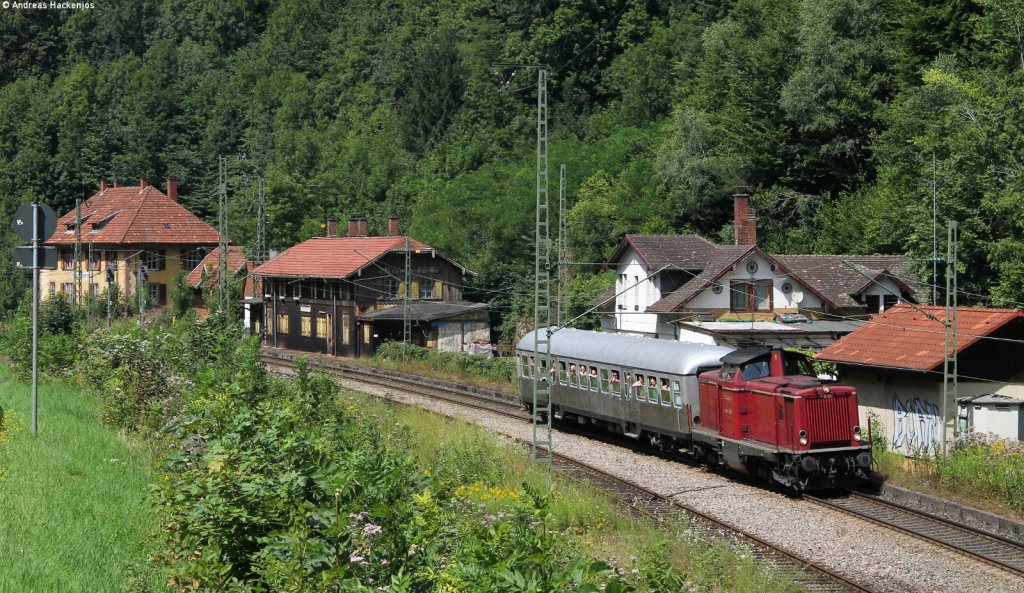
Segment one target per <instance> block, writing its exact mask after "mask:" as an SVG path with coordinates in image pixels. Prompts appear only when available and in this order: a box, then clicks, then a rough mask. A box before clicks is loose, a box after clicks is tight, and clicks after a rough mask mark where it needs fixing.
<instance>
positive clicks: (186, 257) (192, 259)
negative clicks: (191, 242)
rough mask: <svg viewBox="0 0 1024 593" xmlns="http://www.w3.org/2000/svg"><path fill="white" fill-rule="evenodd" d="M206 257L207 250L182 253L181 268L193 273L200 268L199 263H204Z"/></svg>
mask: <svg viewBox="0 0 1024 593" xmlns="http://www.w3.org/2000/svg"><path fill="white" fill-rule="evenodd" d="M204 257H206V250H205V249H201V248H198V249H190V250H188V251H182V252H181V267H182V268H184V269H185V271H186V272H191V271H192V270H194V269H196V268H197V267H199V263H200V262H202V261H203V258H204Z"/></svg>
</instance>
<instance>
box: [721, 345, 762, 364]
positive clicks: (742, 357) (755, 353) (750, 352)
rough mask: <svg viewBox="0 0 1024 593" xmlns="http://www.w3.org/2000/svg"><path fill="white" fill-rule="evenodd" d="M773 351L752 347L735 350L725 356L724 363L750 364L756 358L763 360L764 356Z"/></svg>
mask: <svg viewBox="0 0 1024 593" xmlns="http://www.w3.org/2000/svg"><path fill="white" fill-rule="evenodd" d="M771 351H772V349H771V348H766V347H764V346H751V347H749V348H740V349H739V350H734V351H733V352H730V353H728V354H726V355H725V356H723V357H722V362H724V363H726V364H743V363H745V362H750V361H751V360H754V359H755V358H761V357H762V356H766V355H768V354H769V353H771Z"/></svg>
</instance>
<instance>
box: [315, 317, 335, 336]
mask: <svg viewBox="0 0 1024 593" xmlns="http://www.w3.org/2000/svg"><path fill="white" fill-rule="evenodd" d="M330 332H331V330H330V329H329V328H328V327H327V316H326V315H321V316H320V317H317V318H316V337H318V338H320V339H326V338H327V334H329V333H330Z"/></svg>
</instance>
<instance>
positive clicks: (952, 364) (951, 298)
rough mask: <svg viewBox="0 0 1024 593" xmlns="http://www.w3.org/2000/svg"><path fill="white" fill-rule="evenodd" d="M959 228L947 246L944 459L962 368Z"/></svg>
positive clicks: (955, 227) (953, 227) (954, 228)
mask: <svg viewBox="0 0 1024 593" xmlns="http://www.w3.org/2000/svg"><path fill="white" fill-rule="evenodd" d="M959 233H960V231H959V228H958V225H957V222H956V221H955V220H951V221H949V229H948V231H947V245H946V323H945V326H946V335H945V341H944V342H943V348H944V350H945V352H944V356H943V360H942V457H943V458H945V457H946V430H947V427H948V425H949V402H950V394H952V399H953V402H954V403H956V399H957V388H958V384H957V376H958V375H959V374H960V368H959V364H958V361H957V347H956V339H957V331H958V330H957V291H958V287H957V277H956V274H957V272H956V258H957V241H958V240H959Z"/></svg>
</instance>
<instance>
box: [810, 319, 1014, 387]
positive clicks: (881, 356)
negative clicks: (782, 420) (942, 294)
mask: <svg viewBox="0 0 1024 593" xmlns="http://www.w3.org/2000/svg"><path fill="white" fill-rule="evenodd" d="M925 312H927V313H928V314H930V315H931V316H933V317H934V318H929V317H928V315H925ZM1021 317H1024V313H1022V312H1020V311H1017V310H1014V309H983V308H966V307H965V308H959V309H957V333H958V335H957V352H963V351H964V350H965V349H967V348H970V347H971V346H972V345H974V344H975V343H976V342H977V341H978V340H979V339H981V337H983V336H987V335H990V334H991V333H993V332H995V331H996V330H998V329H999V328H1001V327H1002V326H1004V325H1006V324H1007V323H1009V322H1011V321H1013V320H1015V319H1019V318H1021ZM936 319H937V321H936ZM945 320H946V309H945V308H944V307H917V308H916V309H915V308H914V307H911V306H909V305H897V306H895V307H893V308H891V309H889V310H887V311H885V313H883V314H881V315H876V316H874V317H872V318H871V320H870V321H869V322H868V323H867V324H866V325H864V326H863V327H861V328H859V329H857V330H856V331H854V332H853V333H851V334H849V335H847V336H845V337H843V338H842V339H840V340H839V341H838V342H836V343H834V344H832V345H831V346H829V347H828V348H825V349H824V350H822V351H821V352H820V353H818V354H817V356H816V358H820V359H822V360H828V361H832V362H840V363H842V362H845V363H850V364H860V365H867V366H875V367H885V368H902V369H912V370H918V371H931V370H934V369H936V368H937V367H939V366H941V365H942V362H943V358H944V348H945V339H946V337H945Z"/></svg>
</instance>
